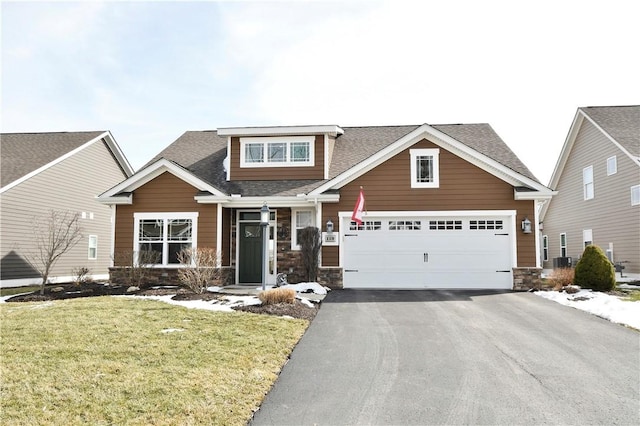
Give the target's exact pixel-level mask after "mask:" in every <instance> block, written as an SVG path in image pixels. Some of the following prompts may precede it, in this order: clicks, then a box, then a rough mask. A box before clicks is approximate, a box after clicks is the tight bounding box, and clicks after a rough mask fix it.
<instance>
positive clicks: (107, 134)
mask: <svg viewBox="0 0 640 426" xmlns="http://www.w3.org/2000/svg"><path fill="white" fill-rule="evenodd" d="M105 137H109V138H111V135H110V133H109V132H104V133H102V134H100V135H98V136H96V137H95V138H93V139H91V140H89V141H87V142H85V143H84V144H82V145H80V146H79V147H77V148H76V149H74V150H71V151H69V152H67V153H66V154H64V155H62V156H60V157H58V158H56V159H54V160H53V161H51V162H49V163H47V164H45V165H44V166H42V167H39V168H37V169H35V170H34V171H32V172H31V173H27V174H26V175H24V176H22V177H21V178H20V179H16V180H14V181H13V182H11V183H9V184H7V185H5V186H3V187H2V188H0V194H2V193H3V192H5V191H7V190H9V189H11V188H13V187H14V186H17V185H20V184H21V183H22V182H25V181H26V180H28V179H31V178H32V177H34V176H35V175H37V174H39V173H42V172H43V171H45V170H47V169H49V168H50V167H53V166H55V165H56V164H58V163H61V162H63V161H64V160H66V159H67V158H70V157H72V156H74V155H76V154H77V153H78V152H80V151H82V150H83V149H85V148H86V147H88V146H90V145H92V144H93V143H94V142H97V141H99V140H102V138H105ZM111 140H112V141H113V139H111ZM127 164H128V163H127ZM129 167H131V166H129Z"/></svg>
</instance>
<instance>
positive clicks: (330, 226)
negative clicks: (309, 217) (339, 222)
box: [327, 219, 333, 234]
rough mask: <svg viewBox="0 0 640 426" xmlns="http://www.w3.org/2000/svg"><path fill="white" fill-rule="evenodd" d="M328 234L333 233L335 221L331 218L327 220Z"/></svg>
mask: <svg viewBox="0 0 640 426" xmlns="http://www.w3.org/2000/svg"><path fill="white" fill-rule="evenodd" d="M327 234H333V222H331V219H329V220H327Z"/></svg>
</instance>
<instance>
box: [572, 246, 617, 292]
mask: <svg viewBox="0 0 640 426" xmlns="http://www.w3.org/2000/svg"><path fill="white" fill-rule="evenodd" d="M574 284H575V285H579V286H580V287H582V288H590V289H592V290H595V291H610V290H612V289H613V288H614V287H615V286H616V273H615V269H614V267H613V264H612V263H611V262H610V261H609V259H607V256H606V255H605V254H604V252H603V251H602V249H601V248H600V247H598V246H595V245H588V246H587V247H586V248H585V249H584V252H583V253H582V257H581V258H580V260H579V261H578V264H577V265H576V271H575V279H574Z"/></svg>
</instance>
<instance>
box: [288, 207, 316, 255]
mask: <svg viewBox="0 0 640 426" xmlns="http://www.w3.org/2000/svg"><path fill="white" fill-rule="evenodd" d="M291 218H292V222H293V223H292V225H291V228H292V229H293V232H292V233H291V234H292V235H291V248H292V249H293V250H300V232H302V230H303V229H304V228H306V227H308V226H314V220H313V210H292V211H291Z"/></svg>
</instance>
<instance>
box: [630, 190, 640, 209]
mask: <svg viewBox="0 0 640 426" xmlns="http://www.w3.org/2000/svg"><path fill="white" fill-rule="evenodd" d="M631 205H632V206H638V205H640V185H635V186H632V187H631Z"/></svg>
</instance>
